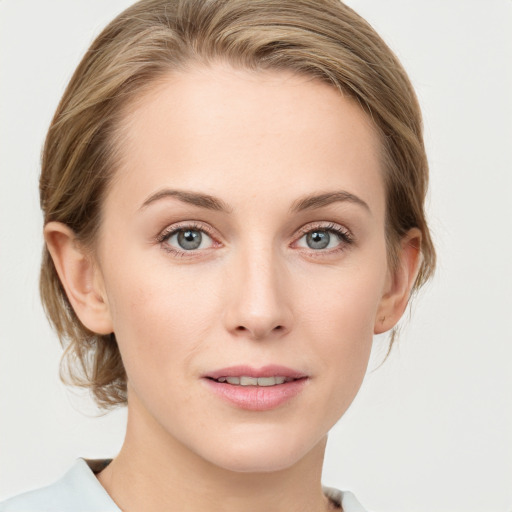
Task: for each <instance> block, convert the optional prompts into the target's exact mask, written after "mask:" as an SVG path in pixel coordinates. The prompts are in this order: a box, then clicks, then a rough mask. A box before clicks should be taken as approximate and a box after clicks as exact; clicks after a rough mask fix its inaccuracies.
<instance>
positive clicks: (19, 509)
mask: <svg viewBox="0 0 512 512" xmlns="http://www.w3.org/2000/svg"><path fill="white" fill-rule="evenodd" d="M100 463H101V462H100ZM103 463H104V464H106V463H107V462H106V461H103ZM97 464H98V461H89V463H88V461H86V460H85V459H77V460H76V461H75V463H74V464H73V466H72V467H71V468H70V469H69V471H68V472H67V473H66V474H65V475H64V476H63V477H62V478H61V479H59V480H57V481H56V482H55V483H53V484H51V485H48V486H46V487H42V488H41V489H36V490H33V491H29V492H25V493H23V494H20V495H18V496H15V497H13V498H10V499H8V500H7V501H4V502H2V503H0V512H62V511H64V510H73V512H120V510H119V508H118V507H117V506H116V505H115V503H114V502H113V501H112V499H111V498H110V496H109V495H108V494H107V492H106V491H105V489H104V488H103V487H102V486H101V484H100V483H99V482H98V480H97V478H96V476H95V474H94V472H93V470H92V469H91V468H92V467H95V466H96V465H97Z"/></svg>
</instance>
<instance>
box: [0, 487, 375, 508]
mask: <svg viewBox="0 0 512 512" xmlns="http://www.w3.org/2000/svg"><path fill="white" fill-rule="evenodd" d="M323 490H324V494H325V495H326V496H327V497H328V498H329V499H330V500H331V501H332V502H333V503H335V504H336V505H337V506H338V507H339V508H340V509H341V510H342V511H343V512H369V511H367V510H366V509H365V508H363V506H362V505H361V503H359V501H358V500H357V498H356V497H355V496H354V495H353V494H352V493H351V492H349V491H339V490H338V489H334V488H333V487H324V488H323ZM0 512H1V510H0Z"/></svg>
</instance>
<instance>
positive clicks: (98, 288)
mask: <svg viewBox="0 0 512 512" xmlns="http://www.w3.org/2000/svg"><path fill="white" fill-rule="evenodd" d="M44 238H45V241H46V245H47V247H48V250H49V252H50V254H51V257H52V260H53V263H54V265H55V268H56V270H57V273H58V275H59V278H60V281H61V283H62V286H63V287H64V290H65V292H66V295H67V297H68V300H69V302H70V304H71V306H72V307H73V310H74V311H75V313H76V315H77V316H78V318H79V319H80V321H81V322H82V323H83V324H84V326H85V327H87V329H89V330H90V331H92V332H95V333H97V334H109V333H111V332H113V327H112V319H111V315H110V309H109V305H108V300H107V296H106V293H105V289H104V283H103V279H102V276H101V273H100V271H99V269H98V267H97V265H96V264H95V262H94V260H93V258H92V257H91V255H90V254H88V253H87V251H86V250H85V248H83V247H82V246H81V245H80V244H79V243H78V241H77V239H76V236H75V234H74V232H73V230H71V229H70V228H69V227H68V226H66V225H65V224H62V223H61V222H49V223H47V224H46V226H45V228H44Z"/></svg>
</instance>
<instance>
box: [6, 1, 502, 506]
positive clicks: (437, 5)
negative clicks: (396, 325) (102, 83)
mask: <svg viewBox="0 0 512 512" xmlns="http://www.w3.org/2000/svg"><path fill="white" fill-rule="evenodd" d="M130 3H131V1H130V0H108V1H105V0H72V1H70V0H45V1H39V0H0V499H2V498H5V497H8V496H10V495H12V494H15V493H18V492H20V491H22V490H25V489H28V488H33V487H36V486H40V485H43V484H46V483H49V482H51V481H53V480H55V479H56V478H58V477H59V476H61V474H62V473H63V472H64V471H65V470H66V469H67V468H68V467H69V466H70V465H71V464H72V462H73V460H74V459H75V458H76V457H79V456H83V457H90V458H95V457H98V458H102V457H111V456H114V455H115V454H116V452H117V450H118V449H119V448H120V445H121V443H122V439H123V432H124V421H125V411H123V410H119V411H116V412H114V413H111V414H109V415H107V416H104V417H101V418H96V417H95V414H96V411H95V408H94V406H93V405H92V403H91V401H90V400H89V399H88V398H87V396H84V395H83V393H79V392H69V391H66V390H65V389H64V388H63V386H62V385H61V384H60V382H59V380H58V376H57V374H58V370H57V369H58V361H59V357H60V352H61V350H60V346H59V343H58V341H57V338H56V336H55V335H54V333H52V331H51V329H50V328H49V326H48V324H47V322H46V319H45V317H44V314H43V312H42V308H41V306H40V304H39V297H38V289H37V281H38V267H39V257H40V252H41V247H42V236H41V229H42V221H41V215H40V213H39V208H38V191H37V180H38V174H39V156H40V150H41V146H42V143H43V139H44V135H45V131H46V129H47V127H48V125H49V122H50V119H51V116H52V114H53V112H54V110H55V108H56V105H57V102H58V100H59V98H60V96H61V94H62V92H63V90H64V87H65V85H66V83H67V80H68V79H69V78H70V76H71V73H72V72H73V70H74V68H75V67H76V65H77V64H78V62H79V59H80V58H81V56H82V54H83V53H84V51H85V50H86V49H87V47H88V45H89V44H90V42H91V41H92V39H93V37H94V36H95V35H97V34H98V33H99V31H100V30H101V29H102V28H103V26H104V25H105V24H106V23H107V22H108V21H110V19H111V18H112V17H113V16H114V15H115V14H117V13H118V12H120V11H121V10H122V9H124V8H125V7H127V6H128V5H129V4H130ZM347 3H348V4H349V5H351V6H352V7H354V8H355V9H356V10H357V11H358V12H359V13H360V14H361V15H363V16H364V17H365V18H366V19H367V20H368V21H370V23H372V24H373V26H374V27H375V28H376V29H377V30H378V31H379V33H380V34H381V35H382V36H383V37H384V39H385V40H386V41H387V42H388V43H389V45H390V46H391V47H392V48H393V49H394V50H395V52H396V53H397V54H398V56H399V57H400V58H401V60H402V62H403V64H404V66H405V67H406V69H407V70H408V72H409V74H410V76H411V79H412V81H413V83H414V85H415V87H416V89H417V92H418V95H419V98H420V102H421V104H422V107H423V110H424V117H425V132H426V143H427V148H428V153H429V157H430V165H431V193H430V197H429V203H428V204H429V206H428V210H429V216H430V221H431V225H432V229H433V232H434V238H435V241H436V244H437V248H438V252H439V268H438V272H437V275H436V277H435V279H434V281H433V282H432V283H431V284H430V285H429V286H428V287H427V289H426V290H424V292H423V293H422V294H421V295H420V296H419V297H418V298H417V299H416V301H415V303H414V307H413V308H412V314H411V315H410V319H404V320H405V321H404V322H403V326H404V327H403V330H402V335H401V339H400V342H399V344H398V346H397V347H396V348H395V350H394V351H393V353H392V355H391V357H390V359H389V360H388V361H387V362H386V363H385V364H384V365H383V366H382V367H380V368H379V369H377V370H375V371H373V372H370V373H369V374H368V377H367V379H366V381H365V383H364V385H363V388H362V390H361V392H360V395H359V397H358V398H357V399H356V401H355V402H354V404H353V406H352V407H351V408H350V409H349V411H348V413H347V414H346V415H345V417H344V418H343V419H342V420H341V421H340V423H339V424H338V425H337V426H336V427H335V429H334V430H333V432H332V433H331V436H330V441H329V446H328V452H327V457H326V462H325V474H324V482H325V483H326V484H327V485H332V486H335V487H339V488H343V489H350V490H352V491H353V492H355V493H356V495H357V496H358V497H359V499H360V500H361V501H362V502H363V504H365V506H366V507H368V508H369V509H370V510H375V511H379V512H392V511H393V512H411V511H415V512H427V511H428V512H433V511H434V512H441V511H449V512H462V511H464V512H477V511H478V512H493V511H496V512H498V511H507V512H510V511H512V335H511V331H510V319H511V318H512V315H511V311H512V291H511V290H512V271H511V268H510V260H511V256H510V255H511V252H512V241H511V240H512V206H511V204H512V202H511V201H510V197H511V195H512V178H511V176H512V99H511V97H512V65H511V63H512V1H510V0H486V1H482V0H430V1H428V2H426V1H411V0H386V1H381V0H350V1H348V2H347ZM384 351H385V339H383V338H381V337H380V338H378V339H376V341H375V354H374V357H373V360H372V363H371V366H372V367H373V368H375V367H376V366H377V365H378V362H379V358H380V357H381V356H382V354H383V352H384Z"/></svg>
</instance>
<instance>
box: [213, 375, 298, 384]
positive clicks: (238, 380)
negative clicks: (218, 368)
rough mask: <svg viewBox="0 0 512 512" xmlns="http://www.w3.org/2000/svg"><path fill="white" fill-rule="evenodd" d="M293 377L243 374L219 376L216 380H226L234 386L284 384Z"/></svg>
mask: <svg viewBox="0 0 512 512" xmlns="http://www.w3.org/2000/svg"><path fill="white" fill-rule="evenodd" d="M292 380H293V379H291V378H288V377H281V376H277V377H247V376H245V375H243V376H241V377H219V378H218V379H217V382H227V383H228V384H234V385H236V386H263V387H268V386H276V385H278V384H284V383H285V382H290V381H292Z"/></svg>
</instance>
